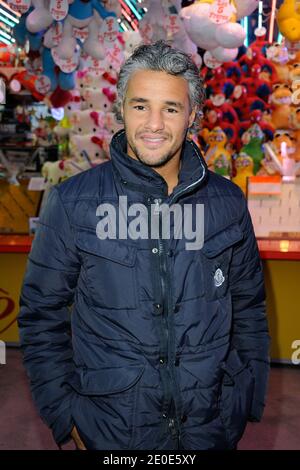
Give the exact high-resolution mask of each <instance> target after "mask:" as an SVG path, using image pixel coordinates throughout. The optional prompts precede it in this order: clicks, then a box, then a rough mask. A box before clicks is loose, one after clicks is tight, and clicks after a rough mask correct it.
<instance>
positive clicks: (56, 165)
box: [41, 160, 66, 186]
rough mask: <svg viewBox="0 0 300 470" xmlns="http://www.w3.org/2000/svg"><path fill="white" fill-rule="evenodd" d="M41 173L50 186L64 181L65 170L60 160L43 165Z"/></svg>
mask: <svg viewBox="0 0 300 470" xmlns="http://www.w3.org/2000/svg"><path fill="white" fill-rule="evenodd" d="M41 173H42V176H43V177H44V178H45V180H46V181H47V182H48V183H49V185H50V186H53V185H55V184H58V183H60V182H61V181H63V180H64V179H66V173H65V168H64V164H63V161H62V160H58V161H56V162H46V163H44V165H43V166H42V170H41Z"/></svg>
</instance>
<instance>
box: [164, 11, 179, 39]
mask: <svg viewBox="0 0 300 470" xmlns="http://www.w3.org/2000/svg"><path fill="white" fill-rule="evenodd" d="M164 24H165V28H166V30H167V31H168V33H169V34H170V36H173V35H174V34H177V33H179V31H180V28H181V24H180V18H179V16H178V15H168V16H166V18H165V21H164Z"/></svg>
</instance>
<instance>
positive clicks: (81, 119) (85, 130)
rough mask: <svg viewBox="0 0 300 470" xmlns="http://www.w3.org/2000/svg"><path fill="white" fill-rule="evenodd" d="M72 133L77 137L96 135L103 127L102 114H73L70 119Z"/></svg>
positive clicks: (88, 110) (88, 111)
mask: <svg viewBox="0 0 300 470" xmlns="http://www.w3.org/2000/svg"><path fill="white" fill-rule="evenodd" d="M70 124H71V126H72V132H73V133H74V134H78V135H84V134H95V135H96V134H98V133H99V132H100V131H101V130H102V129H103V127H104V112H103V111H91V110H90V109H87V110H84V111H77V112H73V113H72V115H71V117H70Z"/></svg>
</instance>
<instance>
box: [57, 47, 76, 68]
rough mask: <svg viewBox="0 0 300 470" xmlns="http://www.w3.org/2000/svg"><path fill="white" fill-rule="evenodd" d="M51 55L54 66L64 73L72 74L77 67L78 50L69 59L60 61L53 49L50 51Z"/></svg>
mask: <svg viewBox="0 0 300 470" xmlns="http://www.w3.org/2000/svg"><path fill="white" fill-rule="evenodd" d="M51 55H52V57H53V60H54V62H55V64H56V65H58V67H59V68H60V70H61V71H62V72H64V73H72V72H74V71H75V70H76V69H77V67H78V64H79V57H80V50H79V49H77V50H76V51H75V52H74V55H73V57H70V58H69V59H61V58H60V57H59V55H58V54H57V51H56V49H55V48H53V49H51Z"/></svg>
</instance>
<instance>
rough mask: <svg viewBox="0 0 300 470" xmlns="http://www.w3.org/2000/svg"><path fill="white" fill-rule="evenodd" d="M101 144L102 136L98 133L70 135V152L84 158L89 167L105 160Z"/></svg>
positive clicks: (105, 156) (102, 142)
mask: <svg viewBox="0 0 300 470" xmlns="http://www.w3.org/2000/svg"><path fill="white" fill-rule="evenodd" d="M103 144H104V141H103V138H101V136H98V135H91V134H86V135H71V137H70V148H71V154H72V155H73V156H77V157H78V156H80V157H81V158H83V159H85V160H86V161H87V162H88V163H89V166H90V168H92V167H93V166H94V165H95V164H99V163H103V162H104V161H105V160H107V158H108V157H107V155H106V154H105V152H104V149H103Z"/></svg>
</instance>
